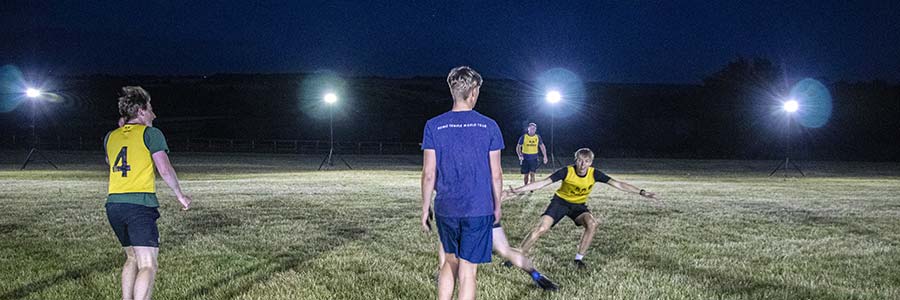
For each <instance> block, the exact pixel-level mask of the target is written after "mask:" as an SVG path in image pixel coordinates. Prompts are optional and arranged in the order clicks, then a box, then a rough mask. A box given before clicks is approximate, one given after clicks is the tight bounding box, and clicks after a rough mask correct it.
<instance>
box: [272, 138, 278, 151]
mask: <svg viewBox="0 0 900 300" xmlns="http://www.w3.org/2000/svg"><path fill="white" fill-rule="evenodd" d="M272 153H278V140H275V141H272Z"/></svg>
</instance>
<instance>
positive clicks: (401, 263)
mask: <svg viewBox="0 0 900 300" xmlns="http://www.w3.org/2000/svg"><path fill="white" fill-rule="evenodd" d="M68 155H69V157H70V161H69V162H70V163H66V161H63V162H62V163H63V169H64V170H63V171H53V170H38V171H25V172H20V171H16V170H14V169H16V168H17V167H18V165H16V164H15V159H16V158H17V157H18V156H16V157H12V158H9V159H4V160H2V161H0V163H2V164H0V299H18V298H22V299H116V298H117V297H119V294H118V293H119V291H118V285H119V283H118V276H119V268H120V266H121V264H122V262H123V261H124V257H123V255H122V254H121V250H120V249H119V248H118V244H117V242H116V240H115V237H114V236H113V234H112V231H111V230H110V228H109V225H108V224H107V222H106V217H105V214H104V211H103V204H104V196H105V191H106V178H105V173H103V167H102V165H101V166H99V167H98V166H97V165H95V164H93V165H92V164H86V163H81V164H74V163H71V162H73V161H90V159H92V158H95V157H94V156H95V155H94V156H89V155H79V154H77V153H75V154H68ZM79 158H82V159H83V160H80V159H79ZM319 159H320V157H299V158H298V157H295V156H287V155H285V156H253V155H234V156H229V155H184V154H180V155H179V154H173V160H174V162H175V164H176V168H177V169H178V170H179V172H180V176H181V177H182V179H183V185H184V188H185V190H186V191H188V192H189V193H190V194H192V195H193V196H194V199H195V200H196V207H195V208H194V210H192V211H190V212H186V213H183V212H180V211H178V209H177V207H176V204H175V201H174V199H173V197H172V195H171V192H169V190H168V189H167V188H166V187H165V186H164V184H163V183H162V181H161V180H159V181H158V185H159V186H158V189H159V190H160V200H161V202H162V207H161V209H160V210H161V214H162V218H160V220H159V224H160V231H161V242H162V248H161V251H160V252H161V253H160V272H159V274H158V280H157V285H156V290H155V291H156V292H155V298H156V299H431V298H433V297H434V295H435V294H436V292H435V284H434V277H433V276H434V271H435V268H436V255H435V253H434V251H435V244H434V243H435V241H436V236H435V235H425V234H423V233H420V232H419V231H418V224H417V220H418V211H419V196H418V195H419V187H418V185H419V177H418V176H419V173H418V171H417V169H418V168H419V166H417V165H416V164H417V163H419V161H420V158H419V157H414V156H396V157H382V158H379V157H353V158H350V159H349V160H350V161H351V163H352V164H354V167H357V168H360V169H361V170H356V171H345V170H339V171H328V172H315V171H312V170H313V169H314V168H315V167H317V166H318V162H319ZM100 162H101V163H102V160H101V161H100ZM510 163H511V164H509V165H506V166H505V170H506V171H507V174H506V184H507V185H509V184H513V185H519V183H520V182H521V181H520V180H521V178H520V176H519V175H517V174H515V173H516V172H515V171H516V170H517V169H516V165H515V162H514V161H510ZM602 164H603V166H604V168H605V169H606V170H608V173H609V174H610V175H611V176H613V177H614V178H617V179H622V180H625V181H628V182H631V183H634V184H636V185H638V186H641V187H643V188H646V189H648V190H652V191H656V192H659V193H660V194H661V195H662V196H663V197H664V200H665V203H666V204H665V205H664V206H656V205H653V204H651V203H648V202H645V201H643V200H642V199H641V198H639V197H635V196H633V195H627V194H624V193H621V192H618V191H614V190H612V189H610V188H605V187H604V188H601V189H599V190H596V191H595V194H594V195H592V196H591V198H590V200H589V205H590V207H591V208H592V210H593V211H594V212H595V214H596V215H597V216H598V217H599V218H600V219H601V220H602V221H601V222H602V225H601V230H600V232H599V233H598V235H597V237H596V239H595V241H594V243H593V245H592V248H591V250H590V252H589V254H588V255H587V257H586V262H588V263H589V269H588V270H584V271H578V270H574V269H573V268H572V265H571V260H572V258H573V256H574V255H575V246H576V243H577V241H578V238H579V235H580V229H578V228H576V227H574V226H573V225H572V222H571V221H568V220H564V221H562V222H561V223H560V224H559V225H557V226H556V227H555V228H554V229H553V230H552V231H551V232H550V233H549V234H547V235H546V236H545V237H543V238H542V239H541V240H540V241H539V242H538V245H537V246H536V248H535V249H534V251H533V256H534V259H535V262H536V264H537V266H538V267H539V268H540V269H541V271H542V272H544V273H545V274H547V275H548V276H550V278H552V279H554V280H555V281H557V282H558V283H559V284H560V286H561V290H560V291H558V292H555V293H545V292H542V291H540V290H538V289H536V288H535V287H533V286H532V285H531V284H530V279H529V278H528V277H527V276H526V275H524V274H523V273H521V272H520V271H517V270H514V269H509V268H504V267H502V266H500V264H499V263H498V261H499V260H500V259H499V258H498V257H496V256H495V262H494V263H493V264H490V265H483V266H481V267H480V268H479V282H478V283H479V292H478V293H479V297H480V299H648V298H651V299H655V298H663V299H719V298H720V299H757V298H768V299H896V298H900V288H898V286H900V250H898V249H900V247H898V246H900V221H898V220H900V196H898V195H900V177H898V176H897V174H896V170H900V168H898V165H897V164H854V163H839V164H838V163H835V164H826V163H817V164H814V165H808V168H809V170H806V171H808V172H810V173H811V175H812V176H810V177H806V178H787V179H784V178H782V177H772V178H769V177H766V176H765V175H767V172H766V171H768V169H769V168H770V167H773V166H774V165H772V162H729V161H666V160H610V161H608V162H606V161H604V162H602ZM37 167H39V168H46V167H42V166H37ZM545 171H546V170H545ZM540 175H541V176H545V175H546V172H544V173H541V174H540ZM551 193H552V190H551V189H549V188H548V189H546V190H541V191H538V192H535V193H534V194H532V195H528V196H523V197H521V198H517V199H514V200H512V201H510V202H507V203H506V204H505V207H504V219H503V224H504V228H505V229H506V231H507V235H508V236H510V238H511V242H512V243H513V244H518V243H519V242H520V241H521V239H522V237H524V235H525V234H526V233H527V232H528V231H529V230H530V229H531V227H532V226H533V223H534V222H536V221H537V219H538V216H539V215H540V213H541V212H543V210H544V208H545V207H546V204H547V202H548V200H549V198H550V195H551Z"/></svg>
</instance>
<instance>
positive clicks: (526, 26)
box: [0, 0, 900, 83]
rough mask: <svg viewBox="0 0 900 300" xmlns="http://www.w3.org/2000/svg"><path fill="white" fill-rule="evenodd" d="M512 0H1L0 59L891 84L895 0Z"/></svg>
mask: <svg viewBox="0 0 900 300" xmlns="http://www.w3.org/2000/svg"><path fill="white" fill-rule="evenodd" d="M57 2H58V3H57ZM151 2H152V3H151ZM182 2H198V3H199V2H203V3H202V4H196V3H182ZM518 2H520V1H466V2H457V1H408V3H406V4H398V3H401V1H327V2H324V1H323V2H318V1H316V2H313V1H278V2H275V1H260V3H257V1H147V3H144V1H140V2H137V1H135V2H130V1H125V2H123V1H29V0H12V1H9V0H7V1H4V4H3V5H2V6H0V26H2V27H0V28H2V29H0V41H2V44H0V64H13V65H16V66H17V67H19V68H20V69H22V70H23V71H25V72H31V73H33V72H37V73H48V74H93V73H110V74H159V75H201V74H212V73H223V72H228V73H273V72H313V71H321V70H331V71H336V72H338V73H340V74H347V75H355V76H368V75H376V76H391V77H400V76H404V77H405V76H416V75H422V76H444V75H445V74H446V72H447V71H448V70H449V69H450V68H452V67H454V66H457V65H461V64H468V65H472V66H473V67H475V68H476V69H477V70H480V71H481V72H482V74H483V75H485V76H487V77H495V78H497V77H500V78H514V79H526V80H527V79H533V78H535V77H536V76H538V74H540V73H541V72H543V71H545V70H547V69H551V68H555V67H561V68H566V69H569V70H571V71H572V72H574V73H576V74H578V75H579V76H581V77H582V79H584V80H591V81H607V82H622V83H629V82H633V83H698V82H700V80H701V79H702V78H703V77H705V76H707V75H709V74H712V73H713V72H715V71H716V70H718V69H720V68H722V67H723V66H724V65H725V64H727V63H728V62H729V61H731V60H734V59H735V58H737V57H738V56H743V57H747V58H754V57H763V58H767V59H770V60H772V61H775V62H777V63H778V64H779V65H780V66H782V67H783V68H784V70H785V72H786V73H788V74H790V75H792V76H797V77H816V78H820V79H824V80H826V81H837V80H848V81H858V80H873V79H883V80H887V81H889V82H900V1H889V0H885V1H843V0H840V1H831V0H826V1H585V2H584V3H578V4H568V3H566V4H563V3H559V2H566V1H522V2H528V3H527V4H520V3H518Z"/></svg>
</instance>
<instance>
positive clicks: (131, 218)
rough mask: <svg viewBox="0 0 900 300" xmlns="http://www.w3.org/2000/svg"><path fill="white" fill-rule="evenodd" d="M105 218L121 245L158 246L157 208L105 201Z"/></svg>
mask: <svg viewBox="0 0 900 300" xmlns="http://www.w3.org/2000/svg"><path fill="white" fill-rule="evenodd" d="M106 218H107V219H108V220H109V225H110V226H112V229H113V232H115V233H116V238H118V239H119V243H120V244H122V247H132V246H138V247H156V248H159V228H158V227H156V219H159V210H157V209H156V207H147V206H143V205H138V204H130V203H106Z"/></svg>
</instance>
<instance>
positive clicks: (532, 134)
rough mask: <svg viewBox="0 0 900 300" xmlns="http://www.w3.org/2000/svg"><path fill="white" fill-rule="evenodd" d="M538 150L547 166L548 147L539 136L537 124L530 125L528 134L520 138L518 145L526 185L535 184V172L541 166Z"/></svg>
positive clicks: (517, 152)
mask: <svg viewBox="0 0 900 300" xmlns="http://www.w3.org/2000/svg"><path fill="white" fill-rule="evenodd" d="M538 149H540V152H541V154H543V155H544V164H547V147H545V146H544V140H543V139H541V136H540V135H538V134H537V124H534V123H528V132H527V133H525V134H523V135H522V136H521V137H519V143H518V144H517V145H516V154H518V155H519V165H520V166H521V172H522V174H524V175H525V180H524V182H525V183H524V184H529V183H532V182H534V172H536V171H537V169H538V167H540V165H541V160H540V159H541V158H540V156H538Z"/></svg>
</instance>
